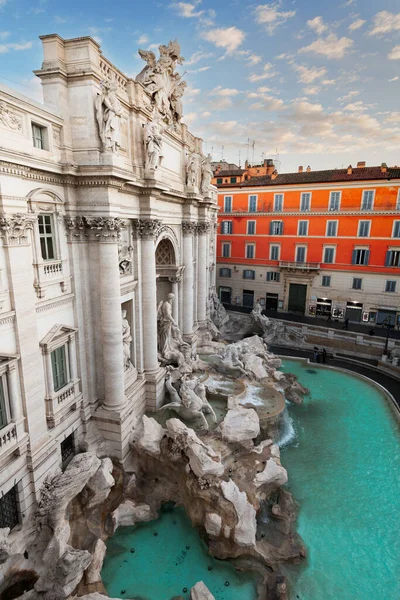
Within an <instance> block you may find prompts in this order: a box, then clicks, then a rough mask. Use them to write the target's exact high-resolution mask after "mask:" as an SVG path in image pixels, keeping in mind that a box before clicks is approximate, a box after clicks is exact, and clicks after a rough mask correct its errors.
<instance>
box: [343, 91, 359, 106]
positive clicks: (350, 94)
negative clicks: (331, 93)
mask: <svg viewBox="0 0 400 600" xmlns="http://www.w3.org/2000/svg"><path fill="white" fill-rule="evenodd" d="M360 93H361V92H359V91H358V90H352V91H351V92H348V94H346V95H345V96H342V97H341V98H338V100H339V102H342V103H343V102H348V101H349V100H352V99H353V98H356V97H357V96H359V95H360Z"/></svg>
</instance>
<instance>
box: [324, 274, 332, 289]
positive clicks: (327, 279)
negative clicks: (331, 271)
mask: <svg viewBox="0 0 400 600" xmlns="http://www.w3.org/2000/svg"><path fill="white" fill-rule="evenodd" d="M322 287H331V276H330V275H322Z"/></svg>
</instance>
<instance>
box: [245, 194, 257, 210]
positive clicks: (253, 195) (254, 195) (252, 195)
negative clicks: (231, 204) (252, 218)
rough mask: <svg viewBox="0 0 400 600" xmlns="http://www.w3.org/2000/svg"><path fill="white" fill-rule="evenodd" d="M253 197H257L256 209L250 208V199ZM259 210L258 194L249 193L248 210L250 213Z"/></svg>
mask: <svg viewBox="0 0 400 600" xmlns="http://www.w3.org/2000/svg"><path fill="white" fill-rule="evenodd" d="M251 198H255V199H256V209H255V210H250V199H251ZM257 210H258V194H249V197H248V200H247V212H249V213H252V214H253V213H256V212H257Z"/></svg>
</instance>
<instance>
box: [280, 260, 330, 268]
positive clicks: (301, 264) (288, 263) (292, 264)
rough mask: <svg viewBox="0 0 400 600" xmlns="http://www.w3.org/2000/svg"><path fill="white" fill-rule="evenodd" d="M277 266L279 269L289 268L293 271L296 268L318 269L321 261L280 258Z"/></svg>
mask: <svg viewBox="0 0 400 600" xmlns="http://www.w3.org/2000/svg"><path fill="white" fill-rule="evenodd" d="M279 266H280V268H281V269H289V270H293V271H296V270H298V269H299V270H301V271H318V270H319V269H320V268H321V263H315V262H297V261H289V260H280V261H279Z"/></svg>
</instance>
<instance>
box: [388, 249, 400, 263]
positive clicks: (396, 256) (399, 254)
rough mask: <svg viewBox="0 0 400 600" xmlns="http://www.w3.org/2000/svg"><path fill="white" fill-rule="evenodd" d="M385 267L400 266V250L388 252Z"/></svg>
mask: <svg viewBox="0 0 400 600" xmlns="http://www.w3.org/2000/svg"><path fill="white" fill-rule="evenodd" d="M385 267H400V250H389V251H388V252H386V260H385Z"/></svg>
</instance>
